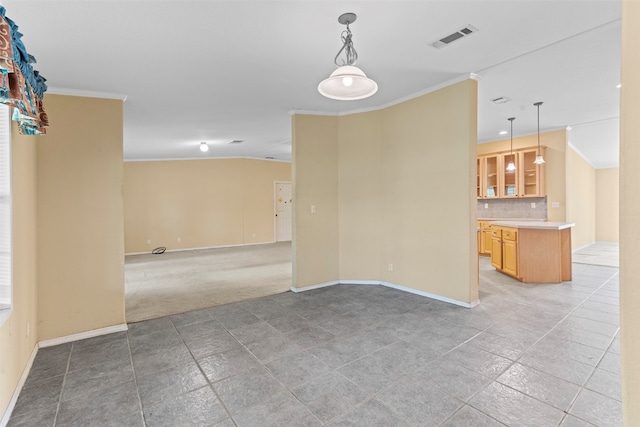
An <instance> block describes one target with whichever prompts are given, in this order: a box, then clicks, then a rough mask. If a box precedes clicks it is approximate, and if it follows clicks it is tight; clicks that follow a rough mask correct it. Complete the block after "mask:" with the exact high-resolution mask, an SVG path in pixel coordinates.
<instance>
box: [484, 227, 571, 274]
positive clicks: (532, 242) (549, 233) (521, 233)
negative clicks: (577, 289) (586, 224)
mask: <svg viewBox="0 0 640 427" xmlns="http://www.w3.org/2000/svg"><path fill="white" fill-rule="evenodd" d="M574 225H575V224H574V223H568V222H551V221H492V222H491V227H490V228H489V232H490V233H491V265H492V266H494V267H495V268H496V270H498V271H500V272H501V273H504V274H507V275H509V276H511V277H513V278H515V279H517V280H520V281H522V282H527V283H560V282H564V281H567V280H571V277H572V274H571V227H573V226H574ZM485 240H486V239H485Z"/></svg>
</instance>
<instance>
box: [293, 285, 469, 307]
mask: <svg viewBox="0 0 640 427" xmlns="http://www.w3.org/2000/svg"><path fill="white" fill-rule="evenodd" d="M334 285H382V286H386V287H388V288H393V289H397V290H399V291H403V292H409V293H411V294H415V295H420V296H423V297H427V298H431V299H434V300H437V301H443V302H446V303H449V304H454V305H458V306H460V307H465V308H473V307H476V306H477V305H478V304H480V301H479V300H478V301H473V302H470V303H469V302H464V301H458V300H455V299H453V298H447V297H443V296H441V295H436V294H432V293H429V292H424V291H419V290H417V289H412V288H407V287H405V286H400V285H396V284H395V283H389V282H383V281H379V280H335V281H332V282H325V283H319V284H317V285H310V286H305V287H302V288H295V287H292V288H291V291H292V292H304V291H310V290H312V289H319V288H326V287H327V286H334Z"/></svg>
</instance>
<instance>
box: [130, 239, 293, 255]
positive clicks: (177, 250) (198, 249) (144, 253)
mask: <svg viewBox="0 0 640 427" xmlns="http://www.w3.org/2000/svg"><path fill="white" fill-rule="evenodd" d="M289 241H290V240H287V242H289ZM274 243H280V242H276V241H275V240H274V241H273V242H256V243H239V244H237V245H222V246H202V247H198V248H178V249H167V250H166V251H165V252H186V251H200V250H205V249H222V248H237V247H240V246H256V245H272V244H274ZM156 247H162V245H161V246H156ZM129 255H151V251H147V252H127V253H125V254H124V256H129Z"/></svg>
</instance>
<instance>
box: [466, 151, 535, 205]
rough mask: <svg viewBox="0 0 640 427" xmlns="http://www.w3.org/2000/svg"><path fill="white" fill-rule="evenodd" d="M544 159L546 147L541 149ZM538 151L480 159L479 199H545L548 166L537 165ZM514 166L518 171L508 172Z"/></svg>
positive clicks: (491, 155) (478, 162)
mask: <svg viewBox="0 0 640 427" xmlns="http://www.w3.org/2000/svg"><path fill="white" fill-rule="evenodd" d="M541 154H542V155H543V156H544V155H545V153H544V147H542V148H541ZM537 155H538V151H537V148H535V147H534V148H526V149H521V150H514V151H513V153H511V152H508V153H496V154H486V155H483V156H480V157H478V159H477V166H476V167H477V171H476V195H477V197H478V199H494V198H503V199H510V198H520V197H544V196H545V195H546V194H545V188H544V166H545V165H544V164H541V165H537V164H535V163H534V160H535V159H536V156H537ZM511 162H513V164H514V165H515V170H513V171H509V170H507V166H508V165H509V163H511Z"/></svg>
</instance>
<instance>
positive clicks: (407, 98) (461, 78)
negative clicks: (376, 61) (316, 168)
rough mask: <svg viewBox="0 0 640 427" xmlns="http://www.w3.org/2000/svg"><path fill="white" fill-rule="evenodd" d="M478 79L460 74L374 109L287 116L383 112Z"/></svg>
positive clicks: (476, 76) (306, 112)
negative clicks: (449, 87)
mask: <svg viewBox="0 0 640 427" xmlns="http://www.w3.org/2000/svg"><path fill="white" fill-rule="evenodd" d="M479 77H480V76H479V75H478V74H475V73H465V74H461V75H459V76H458V77H454V78H452V79H449V80H447V81H445V82H442V83H438V84H437V85H433V86H430V87H428V88H426V89H423V90H420V91H418V92H414V93H412V94H409V95H406V96H403V97H401V98H397V99H394V100H393V101H389V102H386V103H384V104H381V105H378V106H375V107H366V108H357V109H355V110H348V111H313V110H297V109H295V108H292V109H291V110H289V115H290V116H295V115H296V114H306V115H313V116H349V115H351V114H359V113H368V112H370V111H378V110H384V109H385V108H389V107H393V106H394V105H398V104H401V103H403V102H406V101H410V100H412V99H414V98H418V97H420V96H423V95H426V94H428V93H432V92H435V91H437V90H440V89H444V88H445V87H448V86H451V85H454V84H456V83H460V82H463V81H465V80H470V79H471V80H478V78H479Z"/></svg>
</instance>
